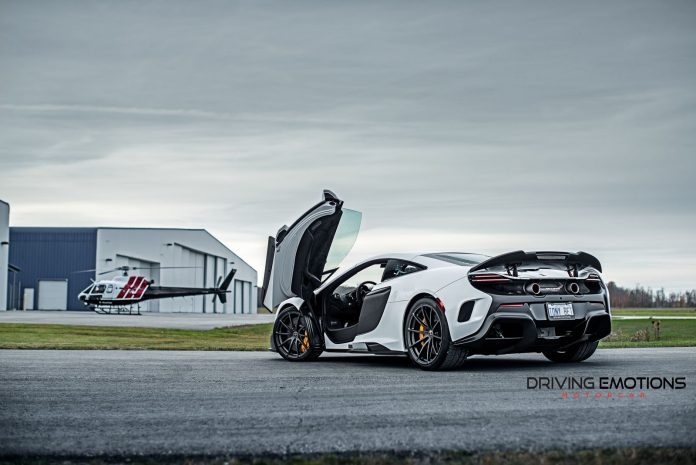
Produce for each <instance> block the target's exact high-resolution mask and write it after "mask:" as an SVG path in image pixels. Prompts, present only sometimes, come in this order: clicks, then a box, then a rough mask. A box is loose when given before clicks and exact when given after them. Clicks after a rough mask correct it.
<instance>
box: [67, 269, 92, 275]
mask: <svg viewBox="0 0 696 465" xmlns="http://www.w3.org/2000/svg"><path fill="white" fill-rule="evenodd" d="M93 271H97V270H96V268H92V269H91V270H77V271H73V272H71V273H70V274H78V273H91V272H93Z"/></svg>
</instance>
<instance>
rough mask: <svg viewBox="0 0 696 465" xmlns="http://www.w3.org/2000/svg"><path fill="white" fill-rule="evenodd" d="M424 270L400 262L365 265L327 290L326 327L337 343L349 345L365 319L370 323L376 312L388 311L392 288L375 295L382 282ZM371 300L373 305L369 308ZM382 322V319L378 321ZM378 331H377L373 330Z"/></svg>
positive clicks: (324, 307)
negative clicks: (388, 299) (375, 288)
mask: <svg viewBox="0 0 696 465" xmlns="http://www.w3.org/2000/svg"><path fill="white" fill-rule="evenodd" d="M422 269H424V267H423V266H421V265H418V264H415V263H411V262H408V261H404V260H397V259H383V260H377V261H373V262H369V263H366V264H364V266H362V267H361V268H358V269H356V270H353V272H352V273H349V274H348V275H347V276H345V277H344V278H343V279H341V280H338V281H337V282H335V283H333V284H332V285H331V286H329V287H327V288H326V289H325V290H324V291H323V293H322V294H323V302H322V303H323V309H324V312H323V313H324V325H325V326H324V327H325V330H326V332H327V334H329V336H330V337H331V339H332V340H333V341H334V342H335V343H340V342H339V341H342V342H349V341H352V340H353V338H354V337H355V336H356V335H357V334H359V333H362V332H364V331H359V329H358V326H359V323H360V322H361V320H362V321H363V322H365V321H368V320H369V319H370V318H369V315H366V314H365V313H369V312H370V311H372V310H376V311H379V312H380V315H379V316H381V311H382V310H384V306H385V305H386V301H387V298H388V296H389V289H386V290H384V291H382V292H379V291H378V292H376V293H375V294H371V291H372V289H373V288H374V286H376V285H377V284H379V283H382V282H385V281H388V280H390V279H394V278H397V277H399V276H403V275H406V274H410V273H413V272H416V271H420V270H422ZM368 301H371V303H372V305H366V303H367V302H368ZM377 322H378V319H377ZM375 326H376V324H375ZM373 329H374V328H373Z"/></svg>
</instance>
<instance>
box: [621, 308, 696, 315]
mask: <svg viewBox="0 0 696 465" xmlns="http://www.w3.org/2000/svg"><path fill="white" fill-rule="evenodd" d="M611 313H612V314H613V315H616V316H696V309H693V308H612V309H611Z"/></svg>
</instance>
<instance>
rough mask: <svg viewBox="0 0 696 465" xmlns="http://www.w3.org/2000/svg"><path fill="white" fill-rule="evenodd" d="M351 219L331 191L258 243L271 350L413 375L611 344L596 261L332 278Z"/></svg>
mask: <svg viewBox="0 0 696 465" xmlns="http://www.w3.org/2000/svg"><path fill="white" fill-rule="evenodd" d="M360 220H361V214H360V213H358V212H356V211H352V210H348V209H345V208H343V201H341V200H339V199H338V198H337V197H336V195H335V194H334V193H332V192H331V191H328V190H327V191H324V198H323V200H322V201H321V202H319V203H318V204H317V205H315V206H313V207H312V208H310V209H309V210H308V211H307V212H306V213H305V214H304V215H302V216H301V217H300V218H299V219H298V220H297V221H295V222H294V223H293V224H292V225H291V226H289V227H288V226H283V227H282V228H280V230H279V231H278V233H277V235H276V237H269V242H268V253H267V256H266V269H265V272H264V283H263V293H262V294H263V297H262V298H263V304H264V306H265V307H267V308H269V309H273V308H277V309H278V311H277V315H276V320H275V324H274V327H273V334H272V336H271V350H273V351H277V352H278V353H279V354H280V355H281V356H282V357H283V358H285V359H287V360H291V361H306V360H313V359H316V358H317V357H319V355H320V354H321V353H322V352H332V351H333V352H354V353H371V354H387V355H394V354H402V355H403V354H406V355H408V357H409V358H410V359H411V361H412V362H413V363H414V364H415V365H416V366H418V367H419V368H422V369H425V370H435V369H451V368H455V367H458V366H460V365H461V364H462V363H463V362H464V361H465V360H466V358H467V356H469V355H471V354H506V353H519V352H541V353H543V354H544V355H545V356H546V357H547V358H549V359H550V360H552V361H554V362H579V361H582V360H585V359H587V358H588V357H590V356H591V355H592V354H593V353H594V351H595V349H596V348H597V344H598V342H599V340H600V339H601V338H603V337H605V336H607V335H608V334H609V333H610V332H611V317H610V313H609V311H610V309H609V294H608V293H607V288H606V286H605V285H604V282H603V281H602V278H601V276H600V272H601V271H602V266H601V264H600V263H599V261H598V260H597V259H596V258H595V257H593V256H592V255H589V254H587V253H584V252H577V253H567V252H523V251H518V252H511V253H506V254H503V255H499V256H497V257H493V258H491V257H487V256H484V255H479V254H474V253H460V252H442V253H423V254H413V253H410V254H404V253H393V254H384V255H379V256H376V257H372V258H370V259H368V260H364V261H362V262H360V263H357V264H355V265H353V266H352V267H349V268H344V269H341V271H340V272H338V268H337V267H338V264H339V263H340V262H341V261H342V260H343V259H344V258H345V256H346V255H347V254H348V252H349V251H350V249H351V248H352V246H353V244H354V243H355V239H356V237H357V233H358V230H359V228H360Z"/></svg>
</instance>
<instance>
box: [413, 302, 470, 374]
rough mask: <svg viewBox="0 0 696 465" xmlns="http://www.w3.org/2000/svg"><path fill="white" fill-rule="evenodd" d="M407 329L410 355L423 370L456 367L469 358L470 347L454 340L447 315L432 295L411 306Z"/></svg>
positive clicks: (414, 362)
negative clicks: (454, 342)
mask: <svg viewBox="0 0 696 465" xmlns="http://www.w3.org/2000/svg"><path fill="white" fill-rule="evenodd" d="M403 332H404V345H405V347H406V353H407V354H408V358H409V359H410V360H411V363H413V364H414V365H416V366H417V367H418V368H420V369H422V370H452V369H455V368H459V367H461V366H462V365H463V364H464V362H465V361H466V357H467V355H468V351H467V350H466V349H465V348H463V347H457V346H455V345H454V344H452V340H451V338H450V334H449V326H448V324H447V317H446V316H445V313H444V312H443V311H442V310H441V309H440V306H439V305H438V303H437V302H436V301H435V299H433V298H431V297H423V298H421V299H418V300H417V301H415V302H414V303H413V304H412V305H411V306H410V307H409V309H408V311H407V312H406V318H405V319H404V331H403Z"/></svg>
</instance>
